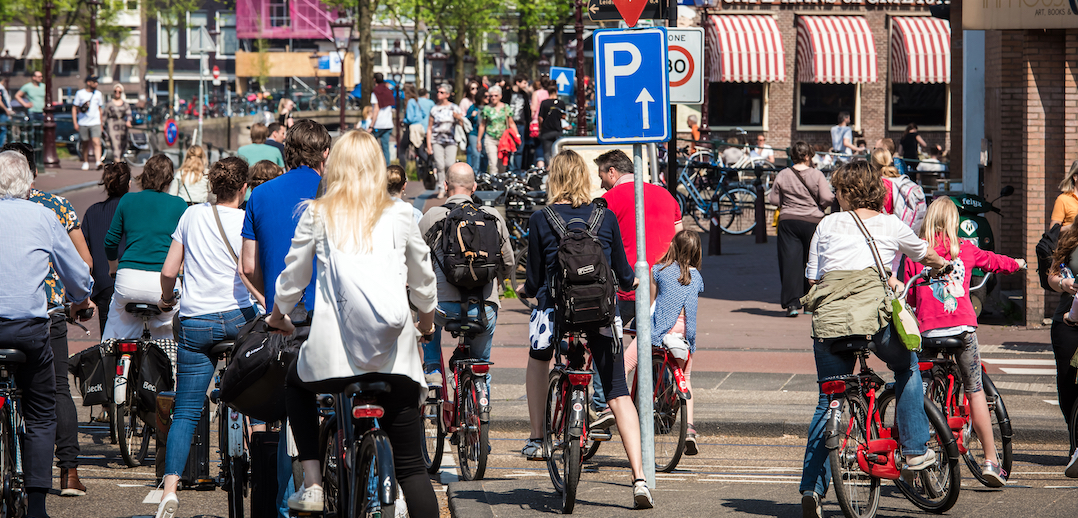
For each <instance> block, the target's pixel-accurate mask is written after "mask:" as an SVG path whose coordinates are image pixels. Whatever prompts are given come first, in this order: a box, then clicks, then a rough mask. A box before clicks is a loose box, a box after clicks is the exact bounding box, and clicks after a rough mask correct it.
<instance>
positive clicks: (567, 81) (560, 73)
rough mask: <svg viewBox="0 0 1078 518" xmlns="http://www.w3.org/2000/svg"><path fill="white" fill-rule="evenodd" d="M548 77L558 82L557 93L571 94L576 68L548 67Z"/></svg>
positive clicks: (574, 84)
mask: <svg viewBox="0 0 1078 518" xmlns="http://www.w3.org/2000/svg"><path fill="white" fill-rule="evenodd" d="M550 79H552V80H554V82H555V83H557V84H558V95H573V88H575V87H576V69H575V68H565V67H550Z"/></svg>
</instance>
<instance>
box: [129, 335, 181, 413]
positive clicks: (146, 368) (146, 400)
mask: <svg viewBox="0 0 1078 518" xmlns="http://www.w3.org/2000/svg"><path fill="white" fill-rule="evenodd" d="M128 383H130V380H129V381H128ZM135 383H136V385H135V393H136V394H137V395H138V398H139V399H140V403H141V404H142V408H143V410H146V411H148V412H149V413H150V414H153V412H154V410H155V409H156V408H157V394H158V393H159V392H165V391H169V390H172V389H173V386H174V385H173V379H172V360H170V359H169V357H168V354H167V353H165V351H164V350H162V349H161V347H159V346H158V345H157V343H156V342H151V343H150V344H149V345H147V346H146V349H145V350H144V351H143V352H142V361H141V363H140V364H139V369H138V379H136V380H135Z"/></svg>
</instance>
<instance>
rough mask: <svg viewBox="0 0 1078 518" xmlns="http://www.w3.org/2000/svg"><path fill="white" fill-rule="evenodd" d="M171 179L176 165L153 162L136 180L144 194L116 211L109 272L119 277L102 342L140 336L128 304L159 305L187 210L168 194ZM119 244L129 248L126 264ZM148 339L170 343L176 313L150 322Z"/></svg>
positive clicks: (108, 241) (158, 158) (127, 198)
mask: <svg viewBox="0 0 1078 518" xmlns="http://www.w3.org/2000/svg"><path fill="white" fill-rule="evenodd" d="M173 177H174V174H173V169H172V159H170V158H169V157H167V156H165V155H154V156H152V157H150V159H149V160H147V161H146V165H145V166H144V167H143V168H142V175H141V176H139V177H138V179H139V184H141V186H142V190H141V191H139V192H129V193H127V194H125V195H123V197H121V198H120V202H119V203H118V204H117V206H116V214H115V215H114V216H113V217H112V223H111V225H109V231H108V234H106V235H105V241H104V244H105V257H107V258H108V261H109V272H116V284H115V291H114V293H113V295H112V305H111V306H110V307H109V316H108V322H107V325H106V326H105V331H104V333H102V335H101V339H102V340H107V339H109V338H130V337H137V336H140V335H141V334H142V319H141V318H137V317H135V316H133V315H131V314H129V313H128V312H127V311H126V310H125V309H124V307H125V306H126V305H127V303H128V302H148V303H151V304H152V303H155V302H157V298H158V295H160V294H161V290H160V286H161V282H160V281H161V279H160V273H161V266H162V265H163V264H165V256H166V255H167V254H168V248H169V244H170V243H171V242H172V239H171V236H172V232H173V231H175V230H176V224H177V223H179V221H180V216H183V213H184V211H185V210H187V203H186V202H184V201H183V200H182V199H181V198H179V197H176V196H173V195H171V194H169V193H168V186H169V185H170V184H171V183H172V179H173ZM121 241H126V244H127V247H126V249H125V250H124V254H123V257H122V258H121V257H120V242H121ZM117 260H119V262H118V263H117ZM150 333H151V334H152V335H153V338H154V339H155V340H156V339H161V338H172V313H161V314H160V315H157V316H155V317H152V318H150Z"/></svg>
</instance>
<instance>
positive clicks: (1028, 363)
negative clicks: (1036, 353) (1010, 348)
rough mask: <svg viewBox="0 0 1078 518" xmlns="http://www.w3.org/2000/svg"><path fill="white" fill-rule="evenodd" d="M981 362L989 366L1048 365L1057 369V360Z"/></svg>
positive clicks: (985, 359)
mask: <svg viewBox="0 0 1078 518" xmlns="http://www.w3.org/2000/svg"><path fill="white" fill-rule="evenodd" d="M981 361H982V362H984V363H987V364H989V365H995V364H1001V365H1002V364H1010V365H1048V366H1051V367H1055V365H1056V362H1055V360H1024V359H1015V360H1008V359H1004V358H981Z"/></svg>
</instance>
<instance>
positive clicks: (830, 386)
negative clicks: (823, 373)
mask: <svg viewBox="0 0 1078 518" xmlns="http://www.w3.org/2000/svg"><path fill="white" fill-rule="evenodd" d="M820 391H821V392H823V393H824V394H828V395H831V394H838V393H840V392H846V382H845V381H842V380H833V381H825V382H823V383H822V384H821V385H820Z"/></svg>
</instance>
